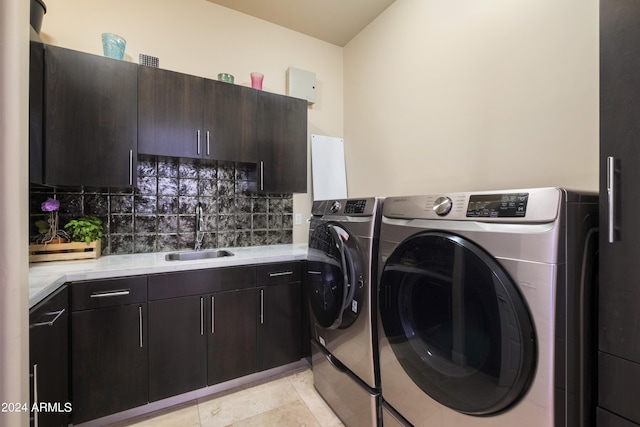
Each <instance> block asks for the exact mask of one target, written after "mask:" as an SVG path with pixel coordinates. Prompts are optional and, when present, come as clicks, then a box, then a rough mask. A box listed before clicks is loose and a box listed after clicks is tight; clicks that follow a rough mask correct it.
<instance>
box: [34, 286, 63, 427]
mask: <svg viewBox="0 0 640 427" xmlns="http://www.w3.org/2000/svg"><path fill="white" fill-rule="evenodd" d="M68 328H69V292H68V289H67V286H63V287H62V288H61V289H60V290H58V291H56V292H55V293H53V294H52V295H51V296H49V297H48V298H47V299H45V300H44V301H42V302H41V303H40V304H38V305H37V306H35V307H34V308H33V309H31V310H30V311H29V366H30V375H31V403H30V408H32V409H33V407H34V405H36V408H40V406H41V405H44V406H42V409H43V410H42V411H39V410H37V411H31V425H32V426H55V427H58V426H66V425H67V424H69V415H70V411H71V408H72V406H71V404H70V403H69V402H70V401H69V329H68Z"/></svg>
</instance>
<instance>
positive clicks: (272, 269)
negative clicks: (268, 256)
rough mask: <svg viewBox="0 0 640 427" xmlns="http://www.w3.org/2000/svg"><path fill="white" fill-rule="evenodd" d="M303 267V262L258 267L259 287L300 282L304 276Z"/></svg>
mask: <svg viewBox="0 0 640 427" xmlns="http://www.w3.org/2000/svg"><path fill="white" fill-rule="evenodd" d="M301 266H302V263H301V262H285V263H277V264H262V265H258V266H257V277H258V286H268V285H276V284H278V283H291V282H299V281H300V278H301V274H302V273H301V272H302V268H301Z"/></svg>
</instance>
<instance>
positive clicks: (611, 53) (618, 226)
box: [598, 0, 640, 423]
mask: <svg viewBox="0 0 640 427" xmlns="http://www.w3.org/2000/svg"><path fill="white" fill-rule="evenodd" d="M639 20H640V2H638V1H637V0H603V1H601V2H600V189H601V198H600V200H601V204H600V283H599V350H600V351H601V352H602V353H601V354H600V355H599V363H598V376H599V377H600V378H601V379H607V381H606V382H604V383H603V386H602V387H600V388H601V390H600V391H603V390H604V388H603V387H604V386H606V387H607V389H608V390H609V389H610V390H617V391H618V393H617V394H616V395H615V396H609V398H606V399H605V398H603V394H602V393H599V395H600V396H599V405H600V406H601V407H603V408H605V409H607V410H609V411H612V412H615V413H618V414H619V415H622V416H624V417H625V418H628V419H631V420H633V421H634V422H636V423H640V413H639V412H638V411H637V407H638V393H637V390H638V388H639V387H640V376H639V375H637V372H638V371H639V367H640V334H639V333H638V330H640V317H638V307H640V287H639V286H638V283H640V267H639V266H638V262H637V260H638V259H639V258H640V246H639V245H638V244H639V242H640V222H639V221H638V220H637V215H638V209H639V208H640V190H639V189H638V185H637V183H638V182H639V181H640V168H638V165H640V140H639V139H638V134H640V121H639V120H638V117H640V80H639V79H638V78H637V76H638V73H639V72H640V44H638V40H639V39H640V26H638V21H639ZM611 184H612V186H611ZM609 189H611V191H608V190H609ZM609 195H611V196H612V197H611V198H610V197H609ZM612 213H613V215H612ZM607 360H609V361H613V360H618V361H624V363H625V364H626V365H627V366H626V367H625V368H624V369H622V370H621V369H620V368H619V365H620V364H617V363H603V362H604V361H607ZM616 379H618V381H616ZM624 408H626V409H624ZM620 411H628V412H627V413H621V412H620Z"/></svg>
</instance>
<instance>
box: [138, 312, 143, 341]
mask: <svg viewBox="0 0 640 427" xmlns="http://www.w3.org/2000/svg"><path fill="white" fill-rule="evenodd" d="M138 333H139V336H140V348H143V346H144V340H143V337H142V333H143V330H142V306H141V305H140V306H138Z"/></svg>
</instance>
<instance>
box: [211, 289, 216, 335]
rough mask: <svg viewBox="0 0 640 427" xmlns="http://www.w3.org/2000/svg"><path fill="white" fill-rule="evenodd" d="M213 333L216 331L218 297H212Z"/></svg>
mask: <svg viewBox="0 0 640 427" xmlns="http://www.w3.org/2000/svg"><path fill="white" fill-rule="evenodd" d="M211 333H212V334H215V333H216V297H211Z"/></svg>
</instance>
